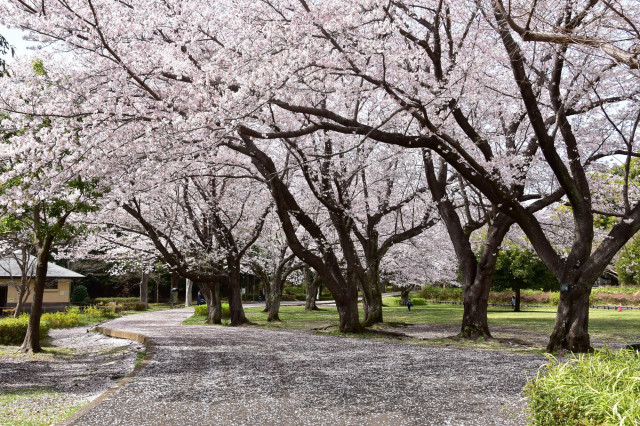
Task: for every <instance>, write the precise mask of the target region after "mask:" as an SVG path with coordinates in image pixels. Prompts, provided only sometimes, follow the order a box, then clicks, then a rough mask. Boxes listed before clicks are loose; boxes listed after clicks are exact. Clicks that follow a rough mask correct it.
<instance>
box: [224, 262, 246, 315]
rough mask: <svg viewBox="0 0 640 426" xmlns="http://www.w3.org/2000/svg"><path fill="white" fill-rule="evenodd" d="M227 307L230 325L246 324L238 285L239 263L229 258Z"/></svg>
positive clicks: (240, 290)
mask: <svg viewBox="0 0 640 426" xmlns="http://www.w3.org/2000/svg"><path fill="white" fill-rule="evenodd" d="M227 263H228V268H229V288H228V291H229V309H230V310H231V325H232V326H238V325H242V324H246V323H248V322H249V321H247V317H246V316H245V314H244V308H243V307H242V289H241V285H240V264H239V262H236V261H235V260H229V261H228V262H227Z"/></svg>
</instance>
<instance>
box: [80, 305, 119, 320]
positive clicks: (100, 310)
mask: <svg viewBox="0 0 640 426" xmlns="http://www.w3.org/2000/svg"><path fill="white" fill-rule="evenodd" d="M84 313H85V314H86V315H89V316H90V317H94V318H115V316H116V310H115V307H114V306H103V305H96V306H87V307H86V308H85V309H84Z"/></svg>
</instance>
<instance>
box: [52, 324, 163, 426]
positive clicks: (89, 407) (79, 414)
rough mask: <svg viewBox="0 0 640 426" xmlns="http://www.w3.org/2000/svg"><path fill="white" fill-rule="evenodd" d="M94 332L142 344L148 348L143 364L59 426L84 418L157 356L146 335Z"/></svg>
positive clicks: (103, 330)
mask: <svg viewBox="0 0 640 426" xmlns="http://www.w3.org/2000/svg"><path fill="white" fill-rule="evenodd" d="M92 331H97V332H98V333H102V334H104V335H105V336H109V337H115V338H118V339H127V340H133V341H136V342H139V343H142V344H143V345H144V346H145V347H146V351H147V353H146V355H145V356H144V358H143V360H142V362H141V363H140V364H138V365H137V366H135V367H134V369H133V371H132V372H131V373H129V374H128V375H127V376H126V377H124V378H123V379H120V380H119V381H118V382H117V383H116V384H115V385H114V386H113V387H111V388H109V389H107V390H106V391H105V392H104V393H103V394H102V395H100V396H99V397H97V398H96V399H94V400H93V401H91V402H89V403H88V404H87V405H85V406H84V407H82V408H81V409H79V410H78V411H76V412H75V413H73V414H72V415H71V416H69V417H67V418H66V419H64V420H63V421H61V422H59V423H57V424H58V425H59V426H68V425H71V424H72V423H73V422H75V421H76V420H78V419H79V418H80V417H82V416H84V415H85V414H86V413H88V412H89V411H91V410H92V409H93V408H94V407H95V406H96V405H98V404H100V403H101V402H102V401H103V400H105V399H106V398H108V397H109V396H111V395H112V394H114V393H115V392H116V391H118V390H119V389H120V388H121V387H123V386H124V385H126V384H127V383H129V382H130V381H131V380H132V379H133V378H134V377H135V376H136V375H137V374H138V373H139V372H140V370H142V369H143V368H144V367H146V366H147V364H148V363H149V362H150V361H151V358H153V355H154V354H155V351H156V344H155V342H154V341H153V340H152V339H151V338H149V337H147V336H145V335H144V334H141V333H134V332H132V331H124V330H115V329H113V328H106V327H94V328H93V329H92Z"/></svg>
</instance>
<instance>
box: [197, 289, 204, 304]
mask: <svg viewBox="0 0 640 426" xmlns="http://www.w3.org/2000/svg"><path fill="white" fill-rule="evenodd" d="M196 304H198V305H204V296H203V295H202V293H200V292H198V296H197V297H196Z"/></svg>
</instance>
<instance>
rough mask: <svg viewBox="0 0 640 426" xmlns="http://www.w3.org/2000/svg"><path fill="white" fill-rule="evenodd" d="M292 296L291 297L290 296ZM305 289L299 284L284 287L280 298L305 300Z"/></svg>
mask: <svg viewBox="0 0 640 426" xmlns="http://www.w3.org/2000/svg"><path fill="white" fill-rule="evenodd" d="M292 296H293V297H292ZM306 299H307V291H306V290H305V288H304V287H303V286H301V285H294V286H288V287H285V288H284V290H283V291H282V300H301V301H302V300H306Z"/></svg>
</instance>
